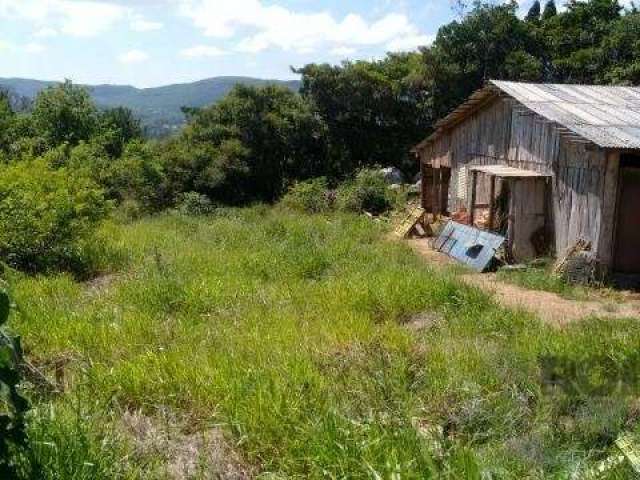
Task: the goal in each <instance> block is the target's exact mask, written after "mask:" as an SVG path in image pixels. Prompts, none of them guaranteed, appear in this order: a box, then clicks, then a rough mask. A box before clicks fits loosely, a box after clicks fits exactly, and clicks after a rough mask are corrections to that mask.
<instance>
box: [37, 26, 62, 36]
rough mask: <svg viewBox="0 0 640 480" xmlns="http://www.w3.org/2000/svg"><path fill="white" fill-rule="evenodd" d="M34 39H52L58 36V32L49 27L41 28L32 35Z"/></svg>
mask: <svg viewBox="0 0 640 480" xmlns="http://www.w3.org/2000/svg"><path fill="white" fill-rule="evenodd" d="M33 36H34V37H36V38H52V37H57V36H58V31H57V30H56V29H55V28H51V27H42V28H40V29H39V30H36V31H35V32H34V33H33Z"/></svg>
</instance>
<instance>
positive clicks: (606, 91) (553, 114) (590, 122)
mask: <svg viewBox="0 0 640 480" xmlns="http://www.w3.org/2000/svg"><path fill="white" fill-rule="evenodd" d="M490 84H491V85H494V86H495V87H497V88H499V89H500V90H501V91H503V92H505V93H506V94H508V95H509V96H511V97H513V98H515V99H516V100H517V101H519V102H520V103H522V104H523V105H524V106H525V107H527V108H529V109H530V110H532V111H534V112H535V113H537V114H538V115H540V116H542V117H544V118H546V119H548V120H550V121H552V122H556V123H558V124H559V125H561V126H563V127H565V128H567V129H568V130H570V131H572V132H574V133H576V134H577V135H579V136H581V137H583V138H585V139H586V140H589V141H591V142H593V143H595V144H596V145H599V146H600V147H607V148H640V88H638V87H608V86H595V85H559V84H533V83H518V82H502V81H497V80H492V81H491V82H490Z"/></svg>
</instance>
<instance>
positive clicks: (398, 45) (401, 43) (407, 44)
mask: <svg viewBox="0 0 640 480" xmlns="http://www.w3.org/2000/svg"><path fill="white" fill-rule="evenodd" d="M435 39H436V37H435V35H408V36H406V37H399V38H394V39H393V40H391V41H390V42H389V43H387V50H389V51H391V52H398V51H407V50H416V49H417V48H418V47H424V46H427V45H431V44H432V43H433V41H434V40H435Z"/></svg>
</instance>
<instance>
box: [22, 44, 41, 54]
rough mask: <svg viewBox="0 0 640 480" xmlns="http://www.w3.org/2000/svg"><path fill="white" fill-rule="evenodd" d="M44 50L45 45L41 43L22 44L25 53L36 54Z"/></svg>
mask: <svg viewBox="0 0 640 480" xmlns="http://www.w3.org/2000/svg"><path fill="white" fill-rule="evenodd" d="M45 50H46V47H45V46H44V45H42V44H41V43H37V42H30V43H27V44H26V45H25V46H24V51H25V52H27V53H32V54H38V53H42V52H44V51H45Z"/></svg>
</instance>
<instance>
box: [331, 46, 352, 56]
mask: <svg viewBox="0 0 640 480" xmlns="http://www.w3.org/2000/svg"><path fill="white" fill-rule="evenodd" d="M357 51H358V50H357V49H355V48H353V47H335V48H332V49H331V51H330V52H329V53H331V55H335V56H336V57H346V56H348V55H353V54H354V53H356V52H357Z"/></svg>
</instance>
